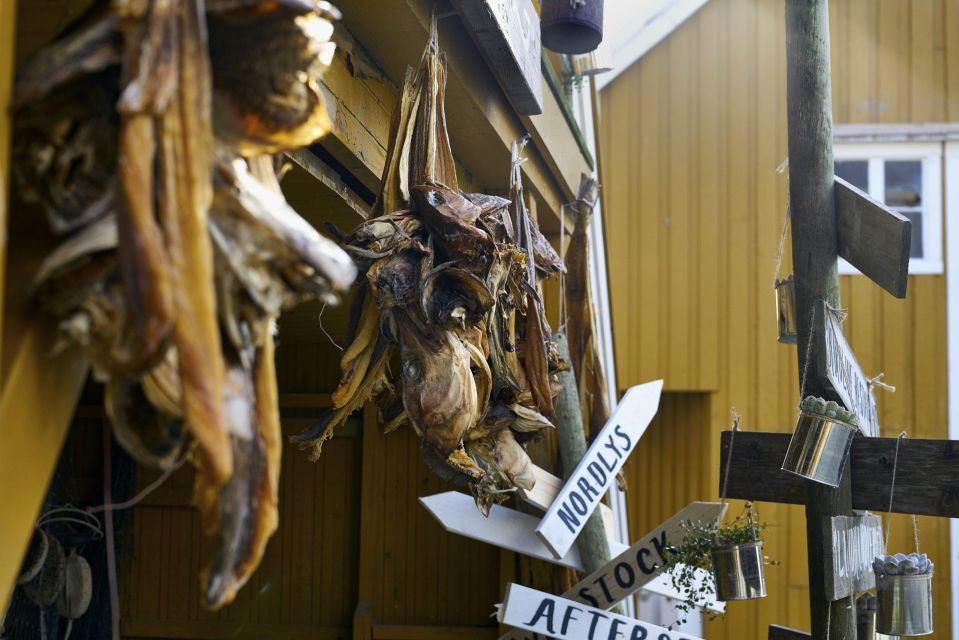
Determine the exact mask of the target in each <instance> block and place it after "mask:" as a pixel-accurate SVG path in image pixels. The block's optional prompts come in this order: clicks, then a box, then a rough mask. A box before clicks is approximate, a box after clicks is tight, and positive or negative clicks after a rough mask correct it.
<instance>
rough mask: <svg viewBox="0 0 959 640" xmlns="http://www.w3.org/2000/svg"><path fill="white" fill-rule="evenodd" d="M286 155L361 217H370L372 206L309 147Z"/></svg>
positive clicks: (288, 152)
mask: <svg viewBox="0 0 959 640" xmlns="http://www.w3.org/2000/svg"><path fill="white" fill-rule="evenodd" d="M286 157H288V158H289V159H290V160H292V161H293V162H295V163H296V164H297V165H298V166H300V167H302V168H303V169H304V170H305V171H306V172H307V173H309V174H310V175H311V176H313V177H314V178H316V179H317V180H319V181H320V183H322V184H323V185H324V186H325V187H326V188H327V189H329V190H330V191H332V192H333V193H335V194H336V195H338V196H340V198H342V199H343V202H345V203H346V206H348V207H349V208H350V209H352V210H353V211H355V212H356V213H357V214H359V216H360V217H361V218H363V219H366V218H369V217H370V206H369V205H368V204H366V203H365V202H364V201H363V199H362V198H361V197H360V196H358V195H357V194H356V192H355V191H353V190H352V189H350V188H349V187H348V186H346V183H344V182H343V180H342V179H340V176H339V174H338V173H336V171H334V170H333V169H332V168H330V166H329V165H328V164H326V163H325V162H323V161H322V160H320V159H319V158H318V157H317V156H316V154H314V153H313V152H311V151H310V150H309V149H297V150H296V151H287V152H286Z"/></svg>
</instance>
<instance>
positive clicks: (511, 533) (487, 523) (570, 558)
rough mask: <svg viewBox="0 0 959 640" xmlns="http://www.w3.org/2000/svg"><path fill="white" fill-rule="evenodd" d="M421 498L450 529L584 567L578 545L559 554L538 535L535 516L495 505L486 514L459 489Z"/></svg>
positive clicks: (618, 549)
mask: <svg viewBox="0 0 959 640" xmlns="http://www.w3.org/2000/svg"><path fill="white" fill-rule="evenodd" d="M419 501H420V504H422V505H423V506H424V507H426V509H427V510H428V511H429V512H430V513H431V514H432V515H433V517H434V518H436V519H437V520H438V521H439V523H440V524H441V525H442V526H443V528H444V529H446V530H447V531H450V532H452V533H456V534H459V535H461V536H465V537H467V538H472V539H473V540H479V541H480V542H486V543H489V544H493V545H496V546H499V547H503V548H506V549H510V550H512V551H515V552H517V553H522V554H523V555H527V556H530V557H532V558H538V559H540V560H546V561H547V562H552V563H553V564H558V565H560V566H564V567H571V568H573V569H576V570H577V571H582V570H583V562H582V559H581V558H580V556H579V550H578V549H576V548H575V547H573V548H571V549H569V550H568V552H567V553H565V554H564V555H562V556H560V557H559V558H557V557H555V556H554V554H553V553H552V552H551V551H550V549H549V548H548V547H547V546H546V545H545V544H544V543H543V542H542V541H541V540H540V539H539V538H537V536H536V535H535V534H534V529H535V528H536V526H537V524H539V519H538V518H536V517H535V516H531V515H528V514H525V513H520V512H519V511H515V510H513V509H508V508H506V507H502V506H500V505H493V509H492V510H491V511H490V514H489V517H488V518H484V517H483V514H481V513H480V512H479V511H478V510H477V509H476V505H475V504H474V502H473V498H471V497H470V496H468V495H466V494H464V493H459V492H457V491H447V492H446V493H440V494H437V495H432V496H426V497H423V498H420V499H419ZM609 546H610V550H611V551H612V553H614V554H617V555H618V554H619V553H622V551H623V550H624V549H626V545H624V544H623V543H621V542H618V541H616V540H612V539H611V540H610V541H609Z"/></svg>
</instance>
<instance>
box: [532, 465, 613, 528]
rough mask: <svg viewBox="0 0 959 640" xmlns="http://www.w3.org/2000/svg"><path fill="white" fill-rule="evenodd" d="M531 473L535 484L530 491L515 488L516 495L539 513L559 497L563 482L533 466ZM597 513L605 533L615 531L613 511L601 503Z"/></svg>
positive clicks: (544, 470)
mask: <svg viewBox="0 0 959 640" xmlns="http://www.w3.org/2000/svg"><path fill="white" fill-rule="evenodd" d="M532 471H533V477H534V478H535V480H536V484H534V485H533V488H532V489H531V490H530V491H527V490H526V489H523V488H522V487H517V488H516V495H518V496H519V497H520V499H521V500H522V501H523V502H525V503H526V504H529V505H532V506H534V507H536V508H537V509H539V510H541V511H546V510H548V509H549V507H550V505H551V504H553V501H555V500H556V496H557V495H559V492H560V491H561V490H562V488H563V485H564V482H563V480H562V479H561V478H559V477H558V476H554V475H553V474H552V473H550V472H549V471H547V470H546V469H543V468H542V467H540V466H537V465H535V464H534V465H532ZM599 511H600V514H601V515H602V516H603V524H605V525H606V531H615V530H616V528H615V526H614V525H613V510H612V509H610V508H609V506H608V505H606V503H604V502H601V503H600V504H599Z"/></svg>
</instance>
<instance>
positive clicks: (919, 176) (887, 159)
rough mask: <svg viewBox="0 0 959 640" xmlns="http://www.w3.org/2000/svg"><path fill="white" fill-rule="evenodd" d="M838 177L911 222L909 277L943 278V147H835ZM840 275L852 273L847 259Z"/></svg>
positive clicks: (842, 262) (881, 145)
mask: <svg viewBox="0 0 959 640" xmlns="http://www.w3.org/2000/svg"><path fill="white" fill-rule="evenodd" d="M835 158H836V175H837V176H839V177H840V178H842V179H843V180H845V181H846V182H849V183H851V184H853V185H855V186H856V187H858V188H860V189H862V190H863V191H865V192H866V193H868V194H869V195H870V196H872V197H873V198H875V199H876V200H878V201H880V202H883V203H885V204H886V206H888V207H889V208H890V209H893V210H895V211H898V212H899V213H901V214H902V215H904V216H906V217H907V218H909V220H910V221H912V246H911V247H910V251H909V273H910V274H922V273H942V271H943V266H942V178H941V171H942V145H941V144H940V143H938V142H934V143H891V142H884V143H861V144H837V145H836V147H835ZM839 273H841V274H856V273H859V271H857V270H856V268H855V267H853V266H852V265H851V264H849V263H848V262H846V261H845V260H842V259H840V260H839Z"/></svg>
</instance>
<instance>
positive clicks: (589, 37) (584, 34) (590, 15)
mask: <svg viewBox="0 0 959 640" xmlns="http://www.w3.org/2000/svg"><path fill="white" fill-rule="evenodd" d="M540 31H541V38H542V41H543V46H544V47H546V48H547V49H551V50H553V51H556V52H557V53H569V54H580V53H589V52H590V51H592V50H594V49H595V48H596V47H598V46H599V43H600V42H602V41H603V0H543V10H542V13H541V14H540Z"/></svg>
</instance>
